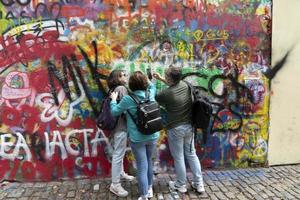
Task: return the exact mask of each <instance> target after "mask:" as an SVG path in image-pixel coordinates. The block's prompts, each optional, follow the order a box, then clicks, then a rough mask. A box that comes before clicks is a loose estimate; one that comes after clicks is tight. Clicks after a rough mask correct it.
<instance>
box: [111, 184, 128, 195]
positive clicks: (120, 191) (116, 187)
mask: <svg viewBox="0 0 300 200" xmlns="http://www.w3.org/2000/svg"><path fill="white" fill-rule="evenodd" d="M109 190H110V191H111V192H112V193H114V194H115V195H117V196H118V197H127V195H128V192H127V191H126V190H125V189H124V188H123V187H122V186H121V184H120V183H118V184H113V183H112V184H111V185H110V187H109Z"/></svg>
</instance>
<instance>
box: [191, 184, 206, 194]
mask: <svg viewBox="0 0 300 200" xmlns="http://www.w3.org/2000/svg"><path fill="white" fill-rule="evenodd" d="M191 186H192V188H193V189H194V190H196V191H197V192H198V193H200V194H202V193H204V192H205V189H204V185H203V184H195V183H192V184H191Z"/></svg>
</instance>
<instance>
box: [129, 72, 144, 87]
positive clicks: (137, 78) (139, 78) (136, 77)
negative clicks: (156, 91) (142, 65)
mask: <svg viewBox="0 0 300 200" xmlns="http://www.w3.org/2000/svg"><path fill="white" fill-rule="evenodd" d="M128 84H129V89H130V90H131V91H136V90H146V89H147V87H148V78H147V76H146V75H145V74H143V73H142V72H141V71H136V72H134V73H133V74H132V75H131V76H130V78H129V83H128Z"/></svg>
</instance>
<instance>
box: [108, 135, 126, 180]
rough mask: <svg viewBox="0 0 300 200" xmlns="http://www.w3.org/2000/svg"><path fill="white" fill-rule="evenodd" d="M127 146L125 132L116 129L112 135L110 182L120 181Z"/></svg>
mask: <svg viewBox="0 0 300 200" xmlns="http://www.w3.org/2000/svg"><path fill="white" fill-rule="evenodd" d="M126 147H127V132H124V131H118V132H115V133H114V137H113V154H112V162H111V180H112V183H114V184H117V183H119V182H120V175H121V174H122V173H124V166H123V159H124V156H125V152H126Z"/></svg>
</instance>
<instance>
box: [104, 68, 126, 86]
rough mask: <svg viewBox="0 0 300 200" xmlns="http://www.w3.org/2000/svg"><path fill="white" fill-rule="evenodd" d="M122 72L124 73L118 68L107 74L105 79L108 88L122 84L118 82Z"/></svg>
mask: <svg viewBox="0 0 300 200" xmlns="http://www.w3.org/2000/svg"><path fill="white" fill-rule="evenodd" d="M122 73H125V71H124V70H120V69H115V70H113V71H112V72H111V73H110V74H109V76H108V79H107V86H108V88H109V89H113V88H115V87H117V86H118V85H123V83H122V82H120V77H121V75H122Z"/></svg>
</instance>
